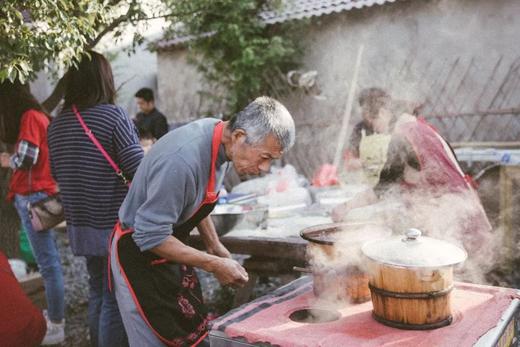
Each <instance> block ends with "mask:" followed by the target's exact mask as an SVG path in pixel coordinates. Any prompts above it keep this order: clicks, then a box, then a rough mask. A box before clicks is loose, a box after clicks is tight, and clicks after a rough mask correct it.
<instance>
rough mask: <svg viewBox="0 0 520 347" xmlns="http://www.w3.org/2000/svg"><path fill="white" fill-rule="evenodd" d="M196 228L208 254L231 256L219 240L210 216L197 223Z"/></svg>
mask: <svg viewBox="0 0 520 347" xmlns="http://www.w3.org/2000/svg"><path fill="white" fill-rule="evenodd" d="M197 229H198V230H199V234H200V237H201V238H202V242H204V245H205V246H206V250H207V251H208V253H209V254H213V255H216V256H217V257H223V258H231V253H229V251H228V250H227V249H226V247H224V245H223V244H222V242H220V240H219V238H218V234H217V231H216V230H215V225H214V224H213V220H212V219H211V217H210V216H207V217H206V218H204V219H203V220H202V221H201V222H200V223H199V225H197Z"/></svg>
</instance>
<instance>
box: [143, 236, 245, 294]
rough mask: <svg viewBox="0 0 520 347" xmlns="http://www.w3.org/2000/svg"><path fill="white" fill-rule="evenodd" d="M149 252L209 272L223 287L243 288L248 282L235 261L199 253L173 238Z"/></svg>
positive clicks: (170, 237)
mask: <svg viewBox="0 0 520 347" xmlns="http://www.w3.org/2000/svg"><path fill="white" fill-rule="evenodd" d="M151 251H152V252H154V253H155V254H157V255H158V256H160V257H162V258H165V259H167V260H168V261H171V262H176V263H180V264H187V265H190V266H194V267H198V268H201V269H203V270H204V271H207V272H211V273H213V274H214V275H215V277H216V278H217V280H218V281H219V282H220V283H221V284H223V285H227V284H230V285H234V286H243V285H244V284H245V283H246V282H247V281H248V280H249V277H248V275H247V272H246V270H245V269H244V268H243V267H242V266H241V265H240V264H239V263H238V262H237V261H235V260H233V259H230V258H222V257H218V256H215V255H212V254H207V253H204V252H201V251H199V250H196V249H194V248H192V247H190V246H186V245H185V244H184V243H182V242H181V241H179V240H178V239H177V238H175V237H173V236H168V237H167V238H166V239H165V240H164V241H163V242H162V243H161V244H160V245H159V246H157V247H154V248H152V249H151Z"/></svg>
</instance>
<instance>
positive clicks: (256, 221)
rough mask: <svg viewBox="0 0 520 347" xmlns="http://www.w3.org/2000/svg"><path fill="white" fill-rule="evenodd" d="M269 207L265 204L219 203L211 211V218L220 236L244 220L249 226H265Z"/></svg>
mask: <svg viewBox="0 0 520 347" xmlns="http://www.w3.org/2000/svg"><path fill="white" fill-rule="evenodd" d="M267 213H268V209H267V207H266V206H264V205H234V204H221V205H217V206H216V207H215V209H214V210H213V212H212V213H211V219H212V220H213V224H214V225H215V230H216V231H217V234H218V235H219V236H222V235H225V234H227V233H228V232H229V231H231V229H233V228H234V227H235V226H236V225H237V224H239V223H241V222H242V221H244V219H245V221H246V222H247V225H248V226H249V227H253V228H256V227H260V228H265V227H266V225H267Z"/></svg>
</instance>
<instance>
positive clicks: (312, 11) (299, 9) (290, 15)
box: [260, 0, 396, 24]
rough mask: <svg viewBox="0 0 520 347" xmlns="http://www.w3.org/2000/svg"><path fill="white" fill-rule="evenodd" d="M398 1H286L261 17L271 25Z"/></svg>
mask: <svg viewBox="0 0 520 347" xmlns="http://www.w3.org/2000/svg"><path fill="white" fill-rule="evenodd" d="M395 1H396V0H285V1H284V2H283V5H282V8H280V9H276V10H269V11H264V12H262V13H261V14H260V17H261V18H262V19H263V20H264V21H265V22H266V23H269V24H274V23H282V22H285V21H288V20H291V19H302V18H310V17H319V16H322V15H326V14H331V13H334V12H336V13H338V12H343V11H349V10H351V9H354V8H356V9H359V8H362V7H369V6H372V5H383V4H384V3H387V2H395Z"/></svg>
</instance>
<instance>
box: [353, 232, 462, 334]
mask: <svg viewBox="0 0 520 347" xmlns="http://www.w3.org/2000/svg"><path fill="white" fill-rule="evenodd" d="M362 251H363V254H364V255H365V256H366V257H367V258H368V259H367V261H368V263H367V266H368V274H369V276H370V282H369V286H370V291H371V296H372V304H373V306H374V309H373V316H374V318H375V319H376V320H377V321H379V322H381V323H383V324H385V325H389V326H392V327H395V328H401V329H413V330H425V329H435V328H440V327H443V326H446V325H449V324H450V323H451V321H452V311H451V302H450V299H451V291H452V289H453V266H454V265H456V264H460V263H462V262H463V261H464V260H465V259H466V257H467V253H466V252H465V251H464V250H463V249H461V248H459V247H457V246H455V245H453V244H451V243H449V242H446V241H442V240H438V239H433V238H430V237H425V236H421V231H419V230H417V229H409V230H408V231H407V232H406V234H405V236H404V237H403V236H397V237H392V238H389V239H383V240H376V241H370V242H367V243H366V244H364V245H363V247H362Z"/></svg>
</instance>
